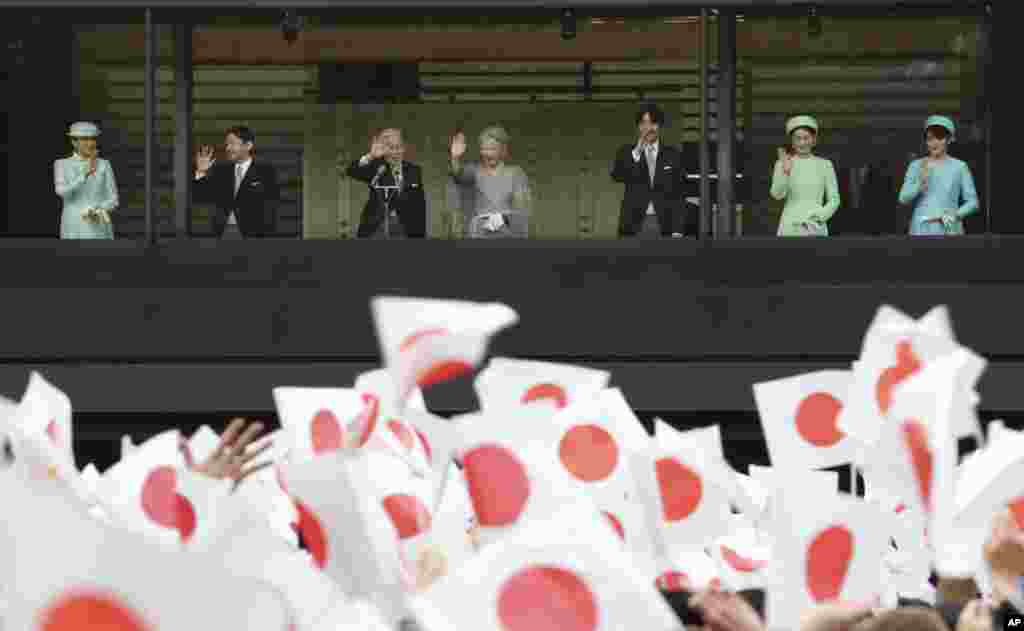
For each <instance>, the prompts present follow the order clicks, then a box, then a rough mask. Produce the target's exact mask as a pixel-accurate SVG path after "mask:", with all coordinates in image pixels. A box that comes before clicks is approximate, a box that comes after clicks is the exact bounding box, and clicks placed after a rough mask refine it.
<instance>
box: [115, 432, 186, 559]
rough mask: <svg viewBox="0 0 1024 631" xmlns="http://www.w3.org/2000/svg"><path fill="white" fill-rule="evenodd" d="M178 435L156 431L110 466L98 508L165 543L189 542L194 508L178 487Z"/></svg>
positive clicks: (180, 466)
mask: <svg viewBox="0 0 1024 631" xmlns="http://www.w3.org/2000/svg"><path fill="white" fill-rule="evenodd" d="M180 440H181V437H180V434H179V433H178V432H177V430H172V431H168V432H164V433H162V434H158V435H157V436H154V437H153V438H150V439H149V440H148V441H146V442H145V443H143V444H142V445H140V446H139V448H138V449H137V450H136V451H135V452H133V453H132V454H131V455H130V456H128V458H127V459H125V460H122V461H120V462H118V463H117V464H115V465H114V466H113V467H111V468H110V470H108V471H107V472H106V474H105V475H104V476H103V478H102V480H101V482H100V484H99V486H98V487H97V496H98V500H99V503H100V506H101V507H102V509H103V510H104V512H105V513H106V514H107V515H108V516H109V517H110V518H111V520H112V521H113V522H114V523H117V524H119V525H122V526H124V527H126V528H129V529H131V530H134V531H136V532H139V533H141V534H144V535H146V536H148V537H152V538H155V539H156V540H157V541H160V542H164V543H170V544H174V543H180V542H187V541H189V540H190V539H191V538H192V536H193V534H194V533H195V530H196V509H195V506H194V504H193V503H192V501H191V500H189V498H187V497H186V496H185V495H183V494H182V493H181V490H182V489H181V488H180V486H179V483H180V480H181V478H182V472H183V471H184V469H185V459H184V456H183V454H182V452H181V445H180Z"/></svg>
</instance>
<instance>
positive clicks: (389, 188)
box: [371, 178, 402, 239]
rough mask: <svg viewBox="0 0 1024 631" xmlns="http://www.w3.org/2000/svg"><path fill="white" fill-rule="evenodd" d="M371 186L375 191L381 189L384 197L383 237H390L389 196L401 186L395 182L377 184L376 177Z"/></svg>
mask: <svg viewBox="0 0 1024 631" xmlns="http://www.w3.org/2000/svg"><path fill="white" fill-rule="evenodd" d="M371 188H373V189H374V190H376V191H381V193H382V194H383V198H384V238H385V239H390V238H391V198H392V197H393V196H394V195H395V193H397V192H398V191H399V190H401V188H402V187H401V186H398V185H397V184H378V183H377V178H374V181H373V183H372V184H371Z"/></svg>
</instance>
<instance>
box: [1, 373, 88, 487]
mask: <svg viewBox="0 0 1024 631" xmlns="http://www.w3.org/2000/svg"><path fill="white" fill-rule="evenodd" d="M71 414H72V410H71V400H70V399H69V398H68V396H67V395H66V394H64V393H63V392H61V391H60V390H59V389H58V388H57V387H56V386H54V385H53V384H51V383H50V382H49V381H47V380H46V379H45V378H44V377H43V376H42V375H41V374H39V373H37V372H32V374H31V376H30V377H29V381H28V387H27V388H26V389H25V394H24V395H23V396H22V398H21V402H20V403H19V404H18V407H17V409H16V410H15V411H14V413H13V415H12V416H11V417H10V419H9V426H10V429H11V433H12V437H13V438H14V439H15V440H16V441H17V442H21V443H23V444H25V445H26V446H30V447H31V448H32V450H33V452H34V455H35V456H36V457H37V458H39V459H41V462H40V463H39V464H40V465H41V466H40V467H39V468H36V467H33V469H35V470H34V471H33V472H32V473H33V475H34V476H35V477H39V478H45V477H54V478H61V479H65V480H66V479H68V478H70V477H71V476H73V475H74V474H75V473H77V469H76V468H75V455H74V451H73V447H74V435H73V426H72V422H71Z"/></svg>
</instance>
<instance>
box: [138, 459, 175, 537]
mask: <svg viewBox="0 0 1024 631" xmlns="http://www.w3.org/2000/svg"><path fill="white" fill-rule="evenodd" d="M177 486H178V473H177V472H176V471H175V470H174V467H171V466H168V465H165V466H162V467H156V468H155V469H153V470H151V471H150V472H149V474H148V475H146V478H145V479H144V480H143V482H142V492H141V493H140V494H139V501H140V502H141V504H142V512H143V514H145V515H146V517H147V518H148V519H149V520H150V521H152V522H153V523H155V524H157V525H159V526H163V527H164V528H177V527H178V508H179V504H178V493H177Z"/></svg>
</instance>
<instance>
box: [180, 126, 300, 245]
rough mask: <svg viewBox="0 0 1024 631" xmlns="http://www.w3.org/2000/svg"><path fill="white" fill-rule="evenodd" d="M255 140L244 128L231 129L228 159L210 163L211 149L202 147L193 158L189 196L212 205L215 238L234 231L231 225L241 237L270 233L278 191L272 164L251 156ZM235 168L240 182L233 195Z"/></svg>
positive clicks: (227, 151)
mask: <svg viewBox="0 0 1024 631" xmlns="http://www.w3.org/2000/svg"><path fill="white" fill-rule="evenodd" d="M255 140H256V137H255V136H254V135H253V133H252V131H251V130H250V129H249V128H248V127H233V128H231V129H229V130H228V132H227V138H226V141H225V150H226V153H227V157H228V160H226V161H214V160H213V148H212V147H207V148H205V149H204V150H203V151H201V152H200V153H199V156H198V157H197V158H196V176H195V178H196V179H195V182H194V183H193V186H192V194H193V197H194V198H195V200H196V201H199V202H213V203H214V204H216V206H217V209H216V211H215V212H214V213H213V216H212V217H211V218H210V223H211V225H212V227H213V233H214V235H216V237H217V238H218V239H219V238H221V237H223V236H225V229H226V228H230V229H231V230H232V232H234V225H235V224H237V231H238V232H240V233H241V236H243V237H245V238H251V237H263V236H267V235H271V234H273V233H274V227H275V218H276V215H277V205H278V203H279V201H280V199H281V189H280V185H279V184H278V181H277V170H276V169H274V165H272V164H270V163H269V162H265V161H262V160H257V159H256V158H255V157H254V156H253V155H252V149H253V145H254V143H255ZM239 169H241V172H242V179H241V182H240V183H239V186H238V193H237V194H236V193H235V183H236V175H237V174H238V172H239ZM232 215H234V221H232V220H231V216H232Z"/></svg>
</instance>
